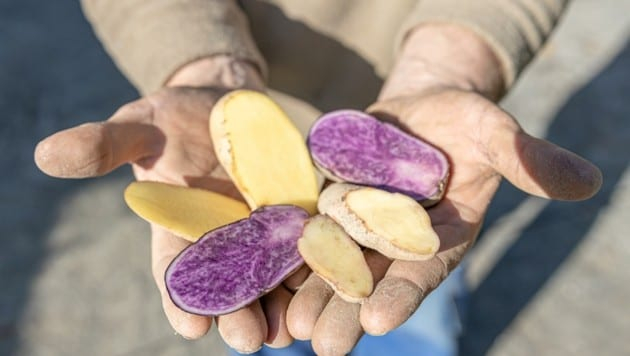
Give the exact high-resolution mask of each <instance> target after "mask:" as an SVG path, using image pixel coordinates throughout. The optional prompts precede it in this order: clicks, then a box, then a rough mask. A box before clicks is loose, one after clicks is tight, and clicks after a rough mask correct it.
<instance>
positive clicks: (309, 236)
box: [298, 215, 374, 303]
mask: <svg viewBox="0 0 630 356" xmlns="http://www.w3.org/2000/svg"><path fill="white" fill-rule="evenodd" d="M298 250H299V251H300V254H301V255H302V258H304V261H305V262H306V264H307V265H308V266H309V267H310V268H311V269H312V270H313V272H315V273H316V274H317V275H318V276H320V277H321V278H322V279H323V280H324V281H326V282H327V283H328V284H329V285H330V286H331V287H332V288H333V289H334V290H335V291H336V292H337V294H339V296H340V297H341V298H343V299H344V300H346V301H348V302H350V303H360V302H362V301H363V300H364V299H365V298H367V297H369V296H370V294H372V289H373V288H374V281H373V277H372V272H371V271H370V268H369V267H368V265H367V262H366V261H365V257H364V256H363V252H362V251H361V248H360V247H359V245H357V244H356V242H354V241H353V240H352V238H350V236H348V234H347V233H346V232H345V231H344V230H343V228H342V227H341V226H339V225H338V224H337V223H336V222H335V221H334V220H332V219H331V218H330V217H328V216H325V215H316V216H314V217H312V218H311V219H309V220H308V222H307V223H306V225H305V226H304V231H303V234H302V237H301V238H300V239H299V240H298Z"/></svg>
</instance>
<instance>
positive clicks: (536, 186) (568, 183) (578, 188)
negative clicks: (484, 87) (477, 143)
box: [487, 113, 602, 200]
mask: <svg viewBox="0 0 630 356" xmlns="http://www.w3.org/2000/svg"><path fill="white" fill-rule="evenodd" d="M496 115H504V116H507V114H505V113H499V114H496ZM502 120H503V121H504V122H506V124H505V125H499V129H497V130H493V132H492V133H491V134H490V136H489V139H488V141H487V142H488V143H487V147H488V153H487V154H488V159H489V161H490V164H491V165H492V167H493V168H494V169H495V170H496V171H498V172H499V173H500V174H501V175H503V176H504V177H505V178H506V179H507V180H509V181H510V182H511V183H512V184H514V185H515V186H517V187H518V188H519V189H521V190H523V191H525V192H527V193H529V194H533V195H537V196H541V197H546V198H551V199H559V200H583V199H587V198H590V197H591V196H593V195H594V194H595V193H597V191H598V190H599V188H600V187H601V184H602V173H601V171H600V170H599V169H598V168H597V167H596V166H595V165H593V164H592V163H591V162H589V161H587V160H585V159H584V158H582V157H580V156H578V155H576V154H575V153H573V152H570V151H568V150H565V149H563V148H561V147H559V146H556V145H554V144H553V143H551V142H548V141H545V140H541V139H538V138H535V137H532V136H530V135H528V134H527V133H525V132H524V131H523V130H521V129H520V128H518V127H517V126H516V125H514V124H509V121H512V119H511V118H505V117H504V118H503V119H502Z"/></svg>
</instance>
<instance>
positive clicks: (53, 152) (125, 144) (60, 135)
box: [35, 62, 292, 352]
mask: <svg viewBox="0 0 630 356" xmlns="http://www.w3.org/2000/svg"><path fill="white" fill-rule="evenodd" d="M198 64H199V63H193V65H192V67H191V66H188V67H187V68H184V69H183V70H180V71H179V72H178V73H176V75H175V76H174V77H173V78H172V79H171V81H170V83H169V84H170V86H171V87H165V88H162V89H161V90H159V91H157V92H156V93H154V94H151V95H148V96H146V97H144V98H141V99H139V100H136V101H134V102H131V103H128V104H126V105H123V106H122V107H121V108H120V109H119V110H118V111H116V112H115V113H114V114H113V115H112V116H111V117H110V118H109V119H108V120H106V121H103V122H93V123H87V124H83V125H80V126H77V127H74V128H70V129H67V130H64V131H60V132H57V133H55V134H53V135H52V136H50V137H48V138H46V139H44V140H43V141H42V142H40V143H39V144H38V146H37V148H36V150H35V161H36V163H37V165H38V166H39V168H40V169H41V170H42V171H44V172H45V173H47V174H49V175H51V176H55V177H60V178H86V177H96V176H101V175H105V174H107V173H109V172H111V171H112V170H114V169H115V168H117V167H119V166H121V165H123V164H125V163H130V164H131V165H132V168H133V172H134V174H135V176H136V178H137V179H138V180H152V181H160V182H166V183H171V184H177V185H182V186H190V187H198V188H204V189H208V190H212V191H215V192H218V193H221V194H225V195H228V196H232V197H234V198H237V199H242V198H241V197H240V194H239V193H238V191H237V190H236V187H235V186H234V185H233V184H232V182H231V181H230V180H229V178H228V176H227V174H226V173H225V172H224V171H223V169H222V168H221V165H220V164H219V162H218V161H217V159H216V158H215V155H214V149H213V146H212V142H211V140H210V135H209V127H208V118H209V115H210V111H211V109H212V107H213V105H214V104H215V103H216V101H217V100H218V99H219V98H220V97H221V96H222V95H223V94H225V93H226V92H227V91H229V90H230V89H235V88H234V85H232V84H234V82H235V81H234V80H233V79H234V78H233V77H232V79H230V77H229V75H228V76H227V77H226V76H225V75H224V74H221V75H218V76H217V75H213V76H212V78H211V80H210V81H206V82H203V80H200V78H203V77H204V75H207V73H208V71H207V66H208V65H209V64H208V63H207V62H206V63H205V64H204V63H203V62H202V63H201V65H200V66H199V65H198ZM233 64H234V63H231V64H230V66H233ZM204 69H206V70H205V71H204V72H203V73H199V70H204ZM229 69H233V67H229ZM253 71H255V70H253ZM196 72H197V73H199V75H195V74H196ZM251 72H252V71H249V72H245V73H246V76H245V79H246V80H245V81H239V80H236V84H238V87H249V88H252V89H259V90H260V89H262V84H261V83H262V80H261V79H260V77H257V78H254V80H253V81H252V80H247V73H251ZM204 73H205V74H204ZM241 74H242V73H241ZM217 77H218V79H217ZM226 78H228V80H227V81H228V82H229V83H227V84H228V85H226V83H225V81H226ZM237 79H238V78H237ZM187 84H190V85H193V86H194V87H193V86H186V85H187ZM151 234H152V269H153V276H154V278H155V282H156V284H157V287H158V289H159V292H160V295H161V297H162V306H163V308H164V312H165V314H166V316H167V318H168V320H169V322H170V323H171V325H172V327H173V328H174V329H175V331H176V332H177V333H179V334H180V335H182V336H183V337H185V338H188V339H196V338H199V337H201V336H203V335H204V334H206V333H207V332H208V330H209V329H210V327H211V325H212V320H213V319H212V317H207V316H200V315H193V314H190V313H187V312H184V311H183V310H181V309H179V308H178V307H176V306H175V305H174V304H173V302H172V301H171V298H170V297H169V295H168V293H167V291H166V287H165V283H164V272H165V270H166V268H167V267H168V265H169V264H170V262H171V261H172V260H173V259H174V258H175V256H177V255H178V254H179V252H180V251H181V250H183V249H184V248H186V247H187V246H188V245H189V242H187V241H186V240H184V239H182V238H180V237H178V236H175V235H173V234H172V233H170V232H168V231H166V230H164V229H163V228H161V227H159V226H157V225H154V224H152V225H151ZM290 298H291V293H290V292H289V291H288V290H286V289H285V288H284V287H283V286H280V287H278V288H277V289H276V290H275V291H272V292H271V293H269V294H268V295H267V296H265V297H264V298H262V299H261V300H260V301H256V302H254V303H252V304H251V305H249V306H248V307H246V308H243V309H240V310H238V311H235V312H233V313H230V314H226V315H223V316H220V317H217V318H216V322H217V326H218V329H219V332H220V334H221V336H222V337H223V339H224V340H225V342H226V343H227V344H228V345H230V346H231V347H233V348H234V349H236V350H238V351H241V352H253V351H255V350H257V349H259V348H260V347H261V346H262V344H263V343H268V344H270V345H272V346H286V345H288V344H290V343H291V342H292V338H291V337H290V336H289V333H288V331H287V330H286V324H285V322H284V313H285V310H286V309H287V305H288V303H289V300H290Z"/></svg>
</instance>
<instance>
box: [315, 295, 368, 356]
mask: <svg viewBox="0 0 630 356" xmlns="http://www.w3.org/2000/svg"><path fill="white" fill-rule="evenodd" d="M360 309H361V305H360V304H357V303H349V302H346V301H344V300H343V299H341V297H339V296H338V295H335V296H334V297H332V299H331V300H330V302H329V303H328V305H327V306H326V309H324V311H323V312H322V314H321V315H320V317H319V319H318V320H317V324H315V328H314V330H313V337H312V341H311V343H312V346H313V350H314V351H315V353H316V354H317V355H346V354H348V353H350V352H351V351H352V349H353V348H354V347H355V345H356V344H357V343H358V342H359V339H361V337H362V336H363V328H362V327H361V324H360V323H359V313H360Z"/></svg>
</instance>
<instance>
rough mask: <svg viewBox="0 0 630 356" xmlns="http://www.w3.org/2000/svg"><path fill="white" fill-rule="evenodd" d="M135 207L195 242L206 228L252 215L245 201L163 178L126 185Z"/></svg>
mask: <svg viewBox="0 0 630 356" xmlns="http://www.w3.org/2000/svg"><path fill="white" fill-rule="evenodd" d="M125 201H126V202H127V205H128V206H129V208H131V210H133V211H134V212H135V213H136V214H138V215H139V216H140V217H142V218H143V219H145V220H147V221H148V222H151V223H154V224H157V225H160V226H162V227H164V228H165V229H167V230H169V231H170V232H172V233H174V234H175V235H178V236H181V237H183V238H185V239H186V240H189V241H192V242H195V241H197V240H198V239H199V238H200V237H201V236H202V235H203V234H205V233H206V232H208V231H210V230H212V229H215V228H217V227H219V226H223V225H226V224H229V223H232V222H234V221H237V220H240V219H243V218H246V217H247V216H249V208H248V207H247V205H246V204H245V203H242V202H240V201H237V200H234V199H232V198H228V197H226V196H224V195H221V194H218V193H214V192H211V191H208V190H203V189H195V188H187V187H181V186H177V185H172V184H166V183H159V182H134V183H131V184H130V185H129V186H128V187H127V189H125Z"/></svg>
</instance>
